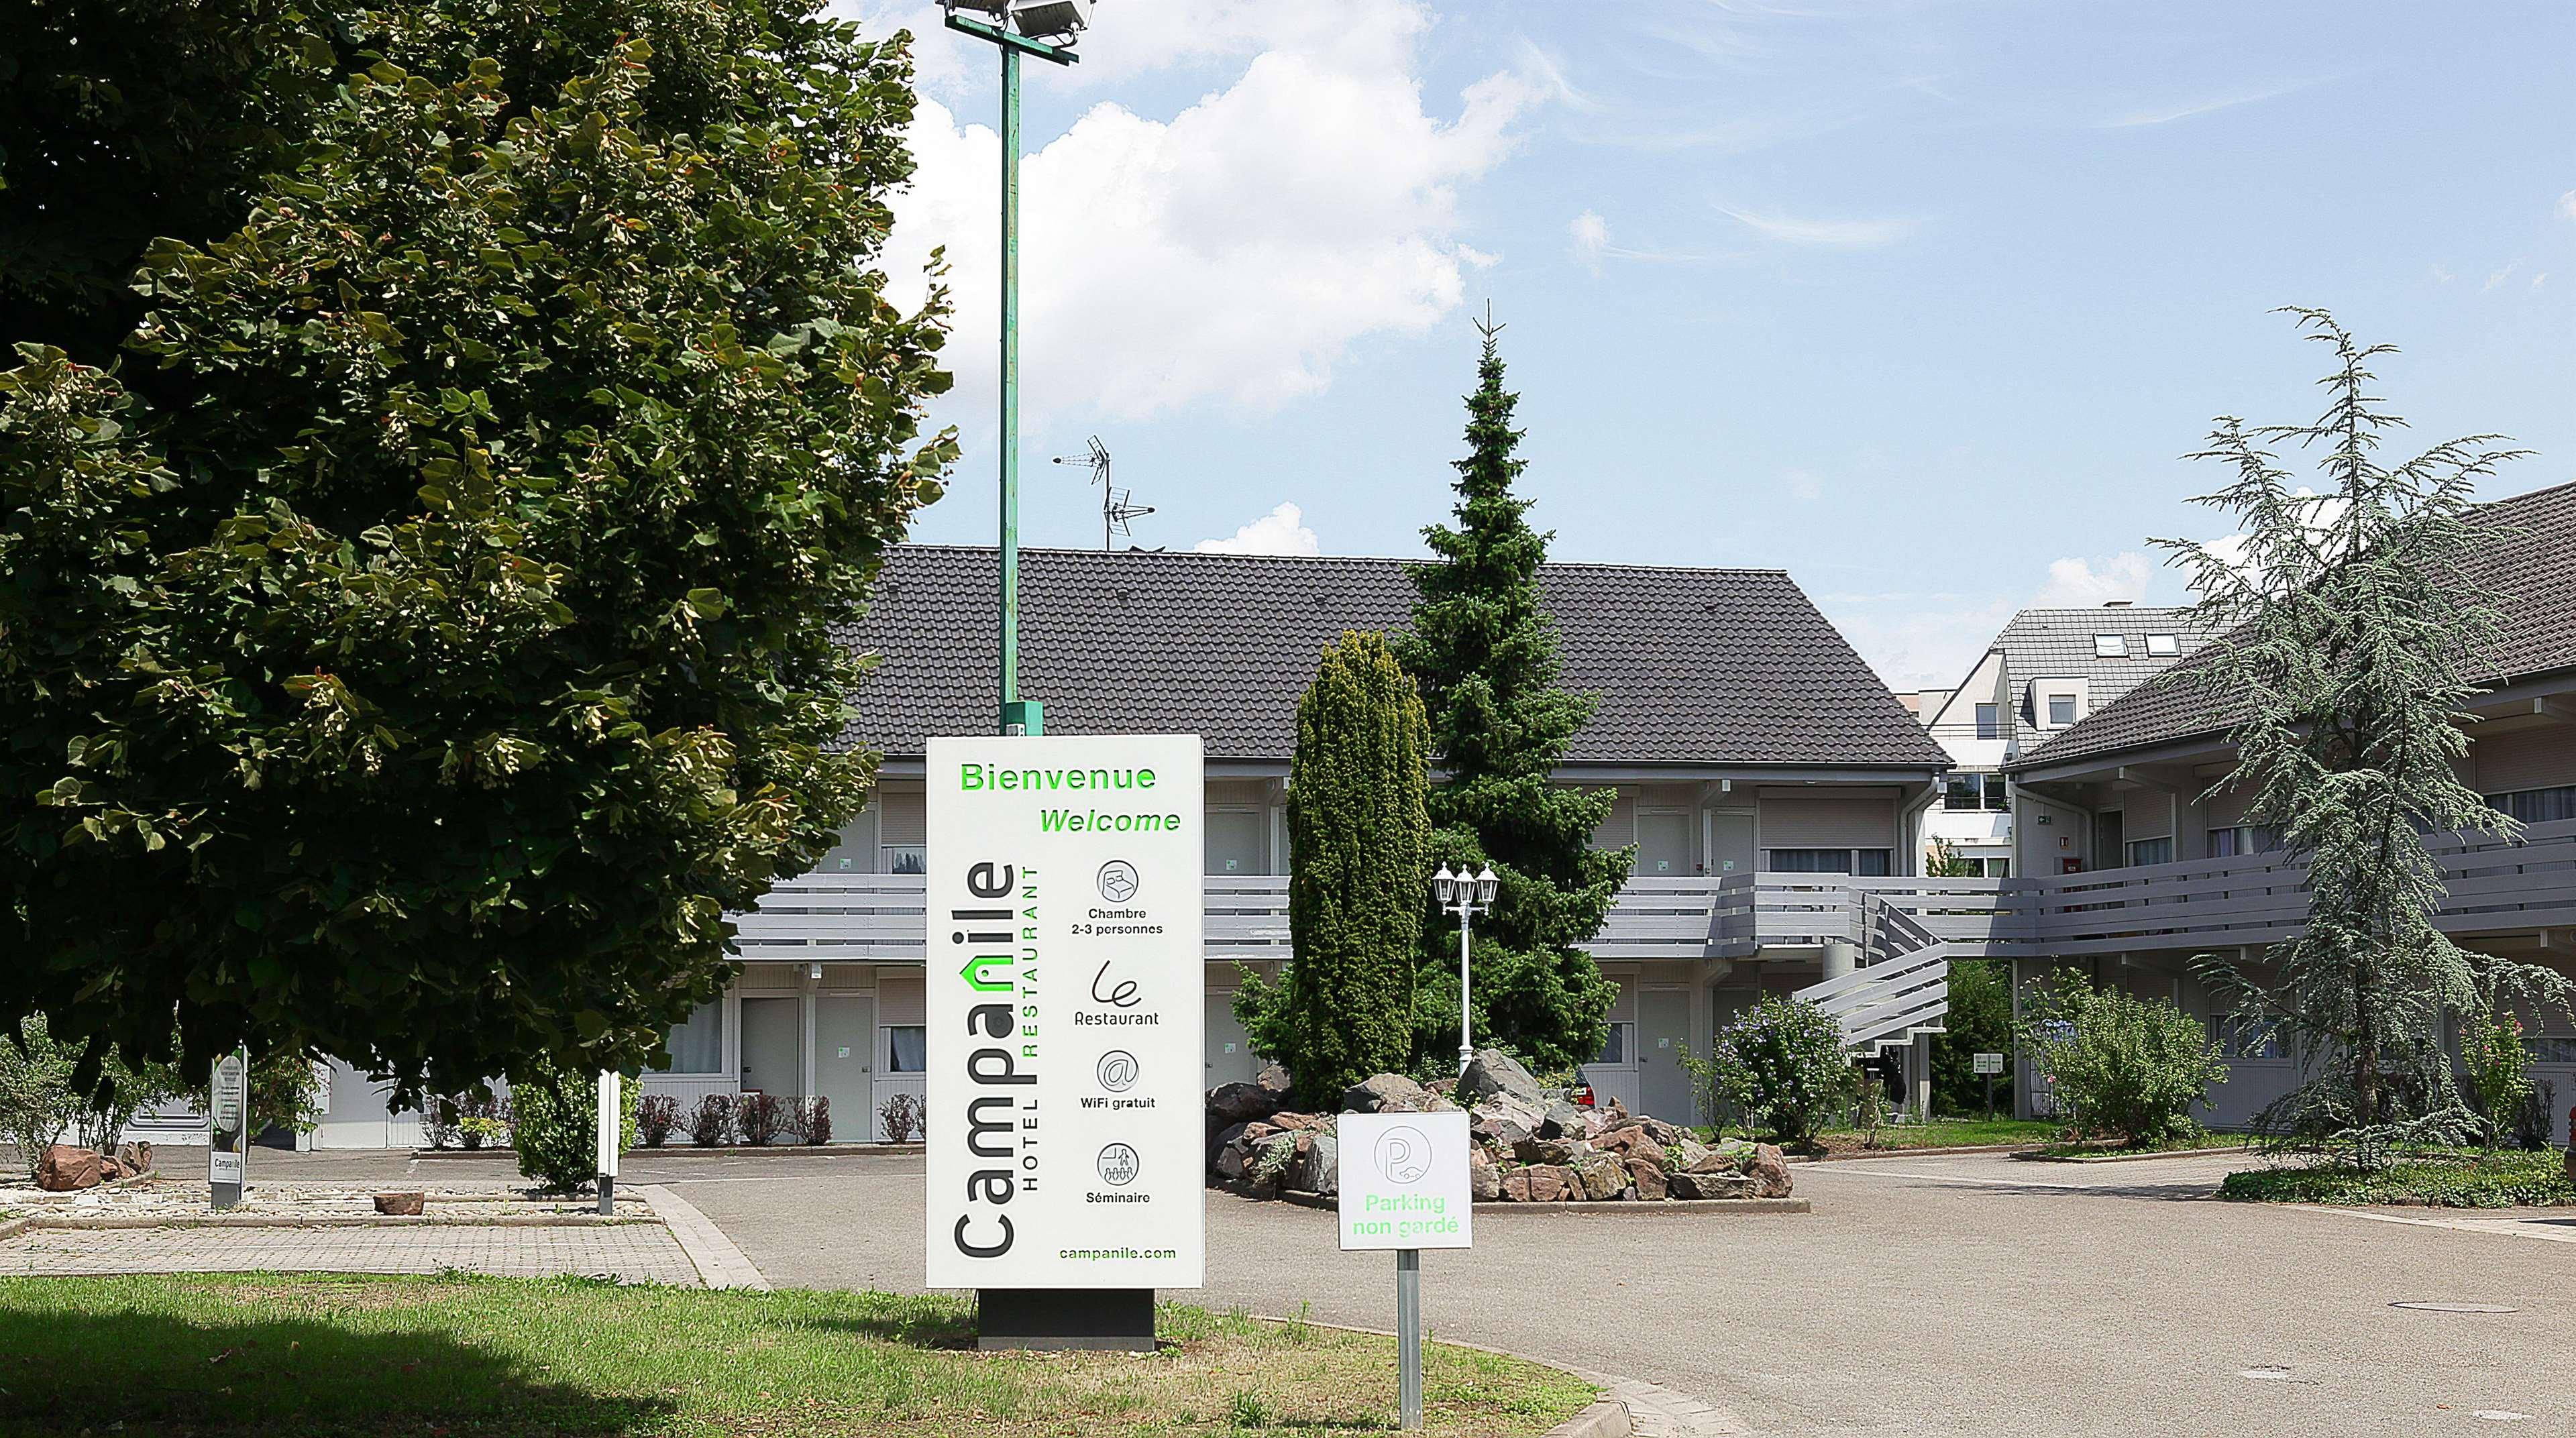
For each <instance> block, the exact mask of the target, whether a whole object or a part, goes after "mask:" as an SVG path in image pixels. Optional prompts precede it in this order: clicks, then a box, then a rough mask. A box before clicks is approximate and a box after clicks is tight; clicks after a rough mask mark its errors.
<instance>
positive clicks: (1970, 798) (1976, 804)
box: [1941, 773, 2005, 813]
mask: <svg viewBox="0 0 2576 1438" xmlns="http://www.w3.org/2000/svg"><path fill="white" fill-rule="evenodd" d="M1941 807H1942V808H1944V809H1977V810H1983V811H1986V812H1988V813H2000V812H2001V811H2002V810H2003V809H2004V808H2005V801H2004V776H2003V775H2001V774H1956V773H1954V774H1952V775H1951V776H1950V777H1949V779H1948V780H1947V781H1946V784H1945V786H1944V789H1943V792H1942V796H1941Z"/></svg>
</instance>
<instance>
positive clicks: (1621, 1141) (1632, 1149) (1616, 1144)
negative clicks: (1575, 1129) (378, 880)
mask: <svg viewBox="0 0 2576 1438" xmlns="http://www.w3.org/2000/svg"><path fill="white" fill-rule="evenodd" d="M1592 1146H1593V1147H1594V1148H1597V1149H1600V1150H1601V1151H1602V1152H1604V1153H1615V1154H1617V1155H1619V1156H1620V1157H1621V1158H1633V1157H1635V1156H1636V1155H1638V1154H1641V1153H1642V1154H1651V1155H1653V1157H1654V1160H1655V1162H1656V1163H1658V1164H1660V1163H1662V1162H1663V1161H1664V1146H1663V1145H1662V1144H1660V1143H1657V1142H1655V1141H1654V1140H1653V1139H1651V1138H1649V1137H1647V1136H1646V1131H1645V1130H1644V1129H1641V1128H1638V1127H1636V1126H1635V1125H1633V1124H1632V1125H1630V1126H1629V1127H1627V1128H1614V1129H1611V1130H1609V1131H1608V1132H1606V1133H1600V1134H1595V1135H1594V1136H1593V1139H1592Z"/></svg>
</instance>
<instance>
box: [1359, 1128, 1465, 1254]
mask: <svg viewBox="0 0 2576 1438" xmlns="http://www.w3.org/2000/svg"><path fill="white" fill-rule="evenodd" d="M1333 1132H1334V1135H1335V1137H1336V1138H1337V1139H1339V1141H1340V1143H1341V1181H1342V1197H1341V1215H1342V1248H1343V1249H1344V1250H1345V1251H1348V1250H1351V1249H1361V1248H1465V1247H1468V1246H1469V1243H1470V1241H1471V1240H1472V1239H1473V1238H1474V1236H1475V1227H1476V1205H1475V1201H1474V1198H1475V1196H1474V1194H1473V1192H1472V1191H1471V1190H1470V1189H1469V1187H1468V1183H1467V1150H1468V1139H1467V1115H1466V1114H1465V1113H1464V1112H1462V1111H1459V1110H1454V1109H1453V1110H1451V1111H1449V1112H1446V1113H1346V1114H1343V1115H1342V1116H1341V1118H1340V1119H1339V1120H1338V1121H1337V1122H1336V1123H1335V1124H1334V1125H1333Z"/></svg>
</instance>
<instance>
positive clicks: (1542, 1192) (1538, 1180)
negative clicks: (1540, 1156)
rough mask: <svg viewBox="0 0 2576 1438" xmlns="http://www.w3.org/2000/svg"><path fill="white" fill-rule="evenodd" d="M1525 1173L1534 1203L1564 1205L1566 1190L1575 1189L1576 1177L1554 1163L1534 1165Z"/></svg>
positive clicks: (1531, 1200)
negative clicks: (1527, 1176)
mask: <svg viewBox="0 0 2576 1438" xmlns="http://www.w3.org/2000/svg"><path fill="white" fill-rule="evenodd" d="M1525 1172H1527V1173H1528V1175H1529V1201H1530V1202H1532V1203H1563V1202H1564V1201H1565V1196H1566V1190H1568V1189H1570V1188H1572V1187H1574V1175H1573V1174H1572V1173H1571V1172H1569V1171H1567V1170H1566V1169H1563V1168H1559V1167H1558V1166H1556V1165H1555V1164H1552V1163H1540V1164H1532V1165H1530V1167H1529V1168H1528V1169H1527V1170H1525Z"/></svg>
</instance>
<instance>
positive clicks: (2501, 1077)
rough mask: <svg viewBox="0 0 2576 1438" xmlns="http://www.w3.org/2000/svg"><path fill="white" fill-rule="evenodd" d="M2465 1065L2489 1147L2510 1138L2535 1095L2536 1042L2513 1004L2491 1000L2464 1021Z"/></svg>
mask: <svg viewBox="0 0 2576 1438" xmlns="http://www.w3.org/2000/svg"><path fill="white" fill-rule="evenodd" d="M2460 1066H2461V1067H2462V1068H2464V1069H2466V1070H2467V1071H2468V1079H2469V1098H2470V1101H2471V1102H2472V1103H2473V1104H2474V1105H2475V1106H2476V1108H2477V1111H2478V1127H2479V1129H2480V1131H2481V1137H2482V1138H2483V1139H2484V1141H2485V1142H2486V1144H2487V1146H2488V1147H2489V1148H2493V1147H2494V1146H2496V1145H2497V1144H2499V1143H2501V1142H2503V1141H2504V1139H2505V1136H2506V1135H2508V1134H2510V1133H2511V1132H2512V1131H2513V1128H2514V1117H2515V1115H2516V1114H2517V1113H2519V1112H2520V1111H2521V1109H2522V1106H2523V1103H2524V1101H2525V1100H2527V1099H2528V1098H2530V1097H2531V1094H2532V1079H2531V1045H2530V1044H2528V1043H2526V1042H2524V1041H2523V1035H2522V1020H2521V1019H2520V1018H2517V1017H2516V1016H2515V1015H2514V1013H2513V1011H2512V1010H2511V1009H2507V1008H2504V1007H2502V1006H2501V1005H2498V1004H2495V1003H2492V1002H2490V1003H2488V1004H2487V1005H2486V1006H2485V1007H2484V1008H2482V1009H2480V1010H2479V1011H2478V1012H2476V1013H2473V1014H2469V1015H2466V1016H2464V1017H2463V1018H2462V1019H2461V1021H2460Z"/></svg>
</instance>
